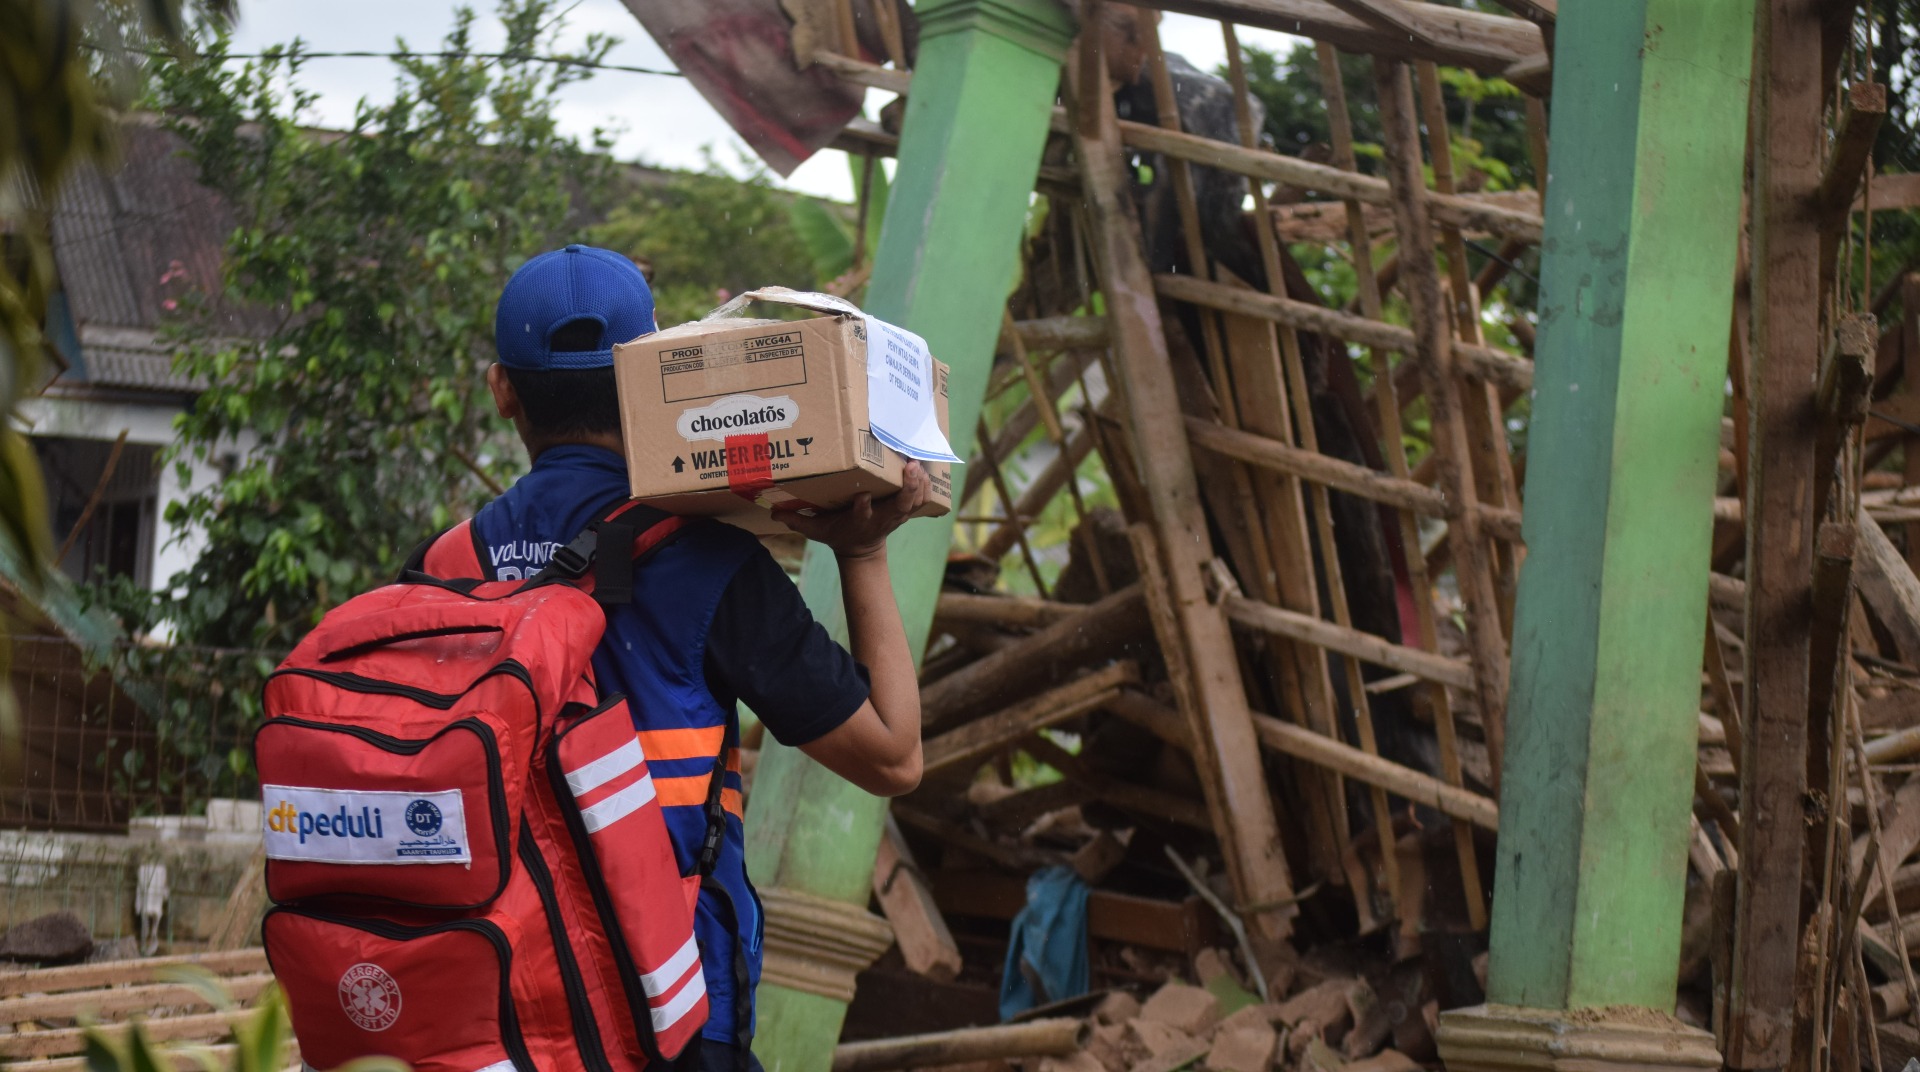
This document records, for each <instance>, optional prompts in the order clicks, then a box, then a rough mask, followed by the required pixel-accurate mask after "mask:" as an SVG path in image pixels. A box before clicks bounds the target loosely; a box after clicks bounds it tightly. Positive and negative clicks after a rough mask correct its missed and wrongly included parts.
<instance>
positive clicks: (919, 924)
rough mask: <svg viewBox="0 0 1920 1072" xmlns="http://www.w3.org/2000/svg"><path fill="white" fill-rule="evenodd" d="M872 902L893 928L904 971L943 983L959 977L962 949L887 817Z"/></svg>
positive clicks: (875, 868) (903, 840)
mask: <svg viewBox="0 0 1920 1072" xmlns="http://www.w3.org/2000/svg"><path fill="white" fill-rule="evenodd" d="M873 899H874V900H876V901H878V902H880V911H881V912H883V913H884V914H885V915H886V917H887V922H888V923H891V924H893V940H894V942H895V943H896V944H898V945H899V946H900V956H901V959H903V960H905V961H906V962H907V970H908V971H911V972H913V973H914V974H916V975H924V976H926V977H927V978H929V979H937V980H939V981H941V982H946V981H948V980H950V979H952V978H954V977H955V976H957V975H959V974H960V968H961V959H960V947H959V946H958V945H956V944H954V941H953V932H952V931H951V930H948V929H947V921H946V917H944V916H942V915H941V914H940V908H939V906H937V905H936V904H934V901H933V891H932V890H931V889H928V888H927V878H926V876H925V875H923V874H921V873H920V869H919V868H918V867H916V866H915V865H914V862H913V850H912V849H909V848H908V847H907V839H906V838H905V837H904V836H902V835H901V833H900V824H899V823H897V822H895V821H894V820H893V817H892V816H891V815H889V816H888V817H887V829H886V832H885V833H884V834H882V835H881V837H880V851H879V854H878V855H877V856H875V858H874V861H873Z"/></svg>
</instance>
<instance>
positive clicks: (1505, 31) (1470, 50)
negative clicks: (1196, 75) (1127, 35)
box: [1141, 0, 1547, 74]
mask: <svg viewBox="0 0 1920 1072" xmlns="http://www.w3.org/2000/svg"><path fill="white" fill-rule="evenodd" d="M1141 6H1142V7H1149V8H1159V9H1160V10H1162V11H1175V12H1179V13H1181V14H1184V15H1198V16H1200V17H1201V18H1205V19H1219V20H1222V21H1227V22H1235V23H1239V24H1240V25H1242V26H1252V27H1256V28H1258V29H1262V30H1278V31H1280V32H1281V33H1288V34H1293V35H1295V36H1298V37H1311V38H1315V39H1317V40H1321V41H1326V42H1328V43H1330V44H1332V45H1334V46H1335V47H1337V48H1340V49H1341V50H1343V51H1347V52H1363V53H1368V54H1370V55H1376V56H1387V57H1391V58H1394V59H1404V60H1416V59H1426V60H1432V61H1434V62H1436V63H1444V64H1448V65H1450V66H1456V67H1471V68H1473V69H1474V70H1476V71H1479V72H1481V73H1482V74H1490V73H1504V72H1505V71H1506V70H1507V69H1508V68H1510V67H1513V66H1515V65H1516V64H1524V63H1528V62H1530V61H1531V62H1538V63H1540V64H1542V65H1544V63H1545V62H1546V54H1547V53H1546V41H1545V39H1544V38H1543V37H1542V36H1541V34H1540V28H1539V27H1538V26H1536V25H1534V24H1533V23H1531V22H1527V21H1526V20H1524V19H1515V18H1508V17H1506V16H1504V15H1488V14H1484V13H1481V12H1477V11H1464V10H1461V9H1459V8H1446V7H1441V6H1440V5H1438V4H1424V3H1414V2H1411V0H1405V2H1403V3H1402V4H1401V6H1402V7H1405V8H1407V9H1408V10H1409V11H1411V12H1414V13H1415V14H1416V15H1417V16H1418V17H1419V19H1420V22H1421V24H1422V26H1423V27H1424V29H1425V30H1426V33H1427V35H1428V36H1429V38H1430V39H1431V43H1430V44H1429V43H1426V42H1422V41H1418V40H1412V39H1409V38H1408V37H1407V36H1406V35H1404V34H1396V33H1392V32H1388V31H1385V30H1382V29H1381V28H1379V27H1378V26H1375V25H1373V24H1371V23H1369V22H1367V21H1366V20H1364V19H1361V18H1359V17H1357V16H1355V15H1352V14H1349V13H1347V12H1345V11H1342V10H1340V9H1339V8H1338V7H1335V6H1334V5H1333V4H1331V3H1326V2H1324V0H1151V2H1148V3H1144V4H1142V5H1141Z"/></svg>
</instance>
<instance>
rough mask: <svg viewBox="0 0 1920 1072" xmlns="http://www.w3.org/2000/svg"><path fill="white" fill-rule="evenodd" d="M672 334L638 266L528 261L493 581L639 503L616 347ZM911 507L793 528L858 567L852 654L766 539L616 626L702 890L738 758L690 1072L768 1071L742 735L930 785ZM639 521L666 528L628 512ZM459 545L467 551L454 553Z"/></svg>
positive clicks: (485, 543) (705, 935)
mask: <svg viewBox="0 0 1920 1072" xmlns="http://www.w3.org/2000/svg"><path fill="white" fill-rule="evenodd" d="M653 330H655V324H654V315H653V295H652V293H651V292H650V291H649V289H648V287H647V282H646V280H645V278H644V277H642V275H641V274H640V270H639V269H638V268H637V267H635V266H634V264H633V262H632V261H630V260H628V259H627V258H625V257H623V256H620V255H619V254H616V253H612V252H609V251H607V250H603V249H595V248H592V247H588V246H568V247H566V248H565V249H561V250H555V251H553V252H550V253H545V254H542V255H541V256H538V257H535V258H534V259H533V260H531V261H528V262H527V263H526V264H525V265H523V266H522V267H521V268H520V270H519V271H517V272H515V273H514V275H513V278H512V279H511V280H509V281H508V283H507V286H506V289H505V291H504V292H503V293H502V294H501V296H500V304H499V307H498V310H497V312H496V314H495V318H494V343H495V347H496V349H497V351H498V353H499V358H500V360H499V363H498V364H495V365H493V366H492V367H491V368H489V369H488V370H487V386H488V388H489V389H490V390H491V391H492V393H493V400H494V404H495V406H496V407H497V408H498V410H499V412H500V416H502V417H504V418H506V419H508V420H510V421H512V422H513V425H514V428H515V430H516V431H517V432H518V433H519V435H520V439H521V441H522V442H523V443H525V444H526V447H527V453H528V455H529V456H531V458H532V460H533V466H532V469H531V470H530V471H529V472H528V473H527V474H526V475H525V476H523V477H521V478H520V480H519V481H518V482H517V483H515V484H514V485H513V487H511V488H509V489H508V490H507V492H506V493H505V494H503V495H501V496H500V497H499V498H497V499H495V500H493V501H492V502H490V503H488V504H487V505H486V506H484V507H482V508H481V510H480V512H479V513H478V514H476V515H475V516H474V517H473V519H472V521H471V522H470V523H468V524H467V525H466V526H465V527H466V528H467V529H468V530H469V533H470V539H471V540H472V543H473V552H474V553H475V554H476V555H477V556H478V558H479V561H480V564H481V569H482V570H483V572H485V573H486V574H487V579H489V580H513V579H518V578H523V577H531V576H533V575H534V574H536V573H538V572H539V571H540V570H541V569H542V568H543V567H544V566H546V565H547V562H548V560H549V559H550V558H551V557H552V556H553V553H554V551H555V549H556V548H561V547H565V546H566V545H567V544H568V542H569V541H571V540H572V539H573V538H574V537H575V536H576V535H577V534H579V533H580V532H581V531H582V530H583V529H584V528H586V527H587V525H588V523H590V522H592V521H594V520H596V519H597V518H600V517H602V516H604V515H605V514H606V513H607V512H608V511H609V510H610V509H612V508H613V507H615V506H617V505H618V504H620V503H622V502H624V501H625V500H626V499H627V498H628V496H629V487H630V485H629V481H628V477H627V466H626V461H625V455H624V454H623V453H622V436H621V425H620V408H619V403H618V401H617V398H616V395H615V387H614V371H613V347H614V345H615V344H616V343H622V342H627V341H629V340H631V339H634V338H636V337H638V336H641V335H645V334H647V333H649V332H652V331H653ZM902 484H903V486H902V488H901V490H900V491H899V492H898V493H897V494H894V495H891V496H888V497H887V498H884V499H880V500H877V501H876V500H874V499H873V498H872V497H871V496H870V495H862V496H860V497H858V498H857V499H856V500H855V501H854V502H853V504H852V505H851V506H849V507H847V508H845V509H842V510H836V511H832V512H821V513H817V514H814V515H812V516H802V515H800V514H797V513H788V514H784V515H782V520H783V521H784V522H785V523H786V524H787V525H788V526H789V527H790V528H792V529H793V530H794V531H796V532H799V533H800V534H802V535H804V536H806V537H807V538H809V539H812V540H816V541H818V542H820V543H823V544H825V545H826V546H828V547H830V548H832V549H833V551H834V554H835V555H836V556H837V557H838V559H839V564H840V578H841V597H842V598H843V599H844V600H845V602H846V611H847V631H848V634H849V637H850V639H851V644H852V649H853V650H852V652H851V653H849V652H848V651H847V650H846V649H844V648H842V647H840V646H839V645H838V644H836V643H834V642H833V640H832V639H830V638H829V637H828V636H827V633H826V630H824V629H823V628H821V626H820V625H819V624H818V623H816V622H815V621H814V620H813V616H812V615H811V614H810V613H809V612H808V610H807V607H806V604H805V603H803V602H802V601H801V599H800V595H799V591H798V590H797V589H796V588H795V586H794V585H793V583H792V582H791V581H790V580H789V579H788V578H787V576H786V574H785V573H784V572H782V571H781V569H780V567H779V566H778V565H776V564H775V563H774V561H773V558H772V556H771V555H769V554H768V553H767V551H766V550H765V548H763V547H762V546H761V545H760V543H759V541H758V540H757V539H756V538H755V537H754V536H752V535H751V534H749V533H747V532H745V531H742V530H740V529H737V528H734V527H732V526H729V525H725V524H721V523H718V522H713V521H704V522H697V523H695V524H693V525H691V526H689V527H688V528H687V529H686V530H684V532H683V534H682V535H681V536H679V537H678V538H676V539H673V540H672V541H671V542H668V543H665V544H663V545H662V546H661V547H660V549H659V550H657V551H656V552H654V553H653V554H651V555H650V556H649V557H647V558H646V559H645V560H644V561H642V562H641V563H639V564H638V566H637V568H636V569H635V571H634V575H633V599H632V602H631V603H629V604H626V605H623V606H615V607H611V608H609V610H608V614H607V630H606V635H605V638H604V639H603V640H602V641H601V643H600V647H599V649H598V650H597V651H596V653H595V655H594V658H593V666H594V672H595V674H596V676H597V678H598V684H599V687H600V690H601V692H602V693H603V694H611V693H614V692H620V693H624V694H625V695H626V696H627V697H628V700H629V701H630V706H631V709H632V711H633V715H634V719H635V721H636V723H637V727H636V728H637V730H638V731H639V738H640V742H641V745H642V747H643V749H644V750H645V752H646V758H647V762H648V764H649V767H650V769H651V771H652V773H653V777H654V784H655V787H656V791H657V793H658V795H659V799H660V802H661V804H662V805H664V810H665V813H666V817H667V825H668V829H669V831H670V833H671V834H672V837H673V841H674V845H675V849H676V851H677V854H678V856H679V860H680V865H681V868H682V873H683V874H691V873H693V870H694V861H695V859H696V858H697V856H698V854H699V853H700V850H701V845H702V840H703V838H704V837H705V835H706V833H707V812H706V807H705V806H706V804H707V801H708V789H709V786H710V781H711V775H712V773H713V771H714V767H715V757H716V756H717V755H720V754H722V750H723V749H724V755H725V756H726V760H727V761H726V773H725V778H724V781H723V783H722V784H723V792H722V798H721V803H722V804H723V805H724V807H725V810H726V813H727V814H726V820H725V830H724V836H723V841H722V844H721V846H720V852H719V855H718V859H717V866H716V867H715V869H714V872H713V875H712V879H711V880H710V881H709V882H707V883H706V884H705V885H704V886H703V887H702V891H701V895H700V903H699V906H698V913H697V920H696V925H695V926H696V934H697V936H698V937H699V940H700V947H701V956H702V963H703V967H704V969H705V972H706V983H707V993H708V995H709V1000H710V1002H711V1010H712V1012H711V1016H710V1018H709V1019H708V1022H707V1026H706V1028H705V1030H704V1031H703V1033H702V1038H703V1045H701V1046H700V1047H698V1052H696V1051H694V1050H689V1051H688V1054H687V1056H684V1057H682V1058H681V1061H680V1062H679V1065H680V1066H681V1067H689V1068H695V1067H697V1068H702V1069H714V1070H716V1072H718V1070H733V1069H739V1068H748V1069H755V1070H757V1069H758V1068H759V1063H758V1062H757V1061H755V1060H754V1059H753V1057H752V1055H751V1053H750V1050H749V1046H750V1043H751V1039H752V1023H753V1013H752V1003H753V988H754V985H755V984H756V983H757V981H758V980H759V977H760V961H761V932H762V921H761V916H760V906H759V902H758V901H757V899H756V898H755V896H754V892H753V888H752V886H751V885H750V884H749V883H748V880H747V874H746V863H745V855H744V836H743V828H742V825H741V796H740V789H741V781H740V773H739V762H738V761H739V751H738V748H739V736H740V726H739V721H738V718H737V716H736V714H735V703H736V701H738V702H742V703H745V704H746V705H747V706H749V707H751V708H752V709H753V711H754V713H755V714H756V715H758V716H759V718H760V721H761V722H762V723H763V724H764V725H765V726H766V728H767V731H768V732H769V733H771V734H772V735H773V737H774V739H775V740H777V741H779V742H781V743H782V744H786V745H791V746H793V747H797V748H799V749H800V750H801V751H803V752H805V753H806V754H807V755H808V756H810V757H812V758H813V759H814V760H815V761H817V762H819V763H820V764H821V765H823V766H825V767H826V768H827V769H829V770H831V771H833V772H834V773H836V774H838V775H840V776H841V777H843V778H846V779H847V780H848V781H851V782H853V783H854V784H855V785H858V786H860V787H861V788H862V789H865V790H867V791H868V792H870V793H874V794H877V795H882V796H897V795H899V794H902V793H906V792H908V791H910V790H912V789H913V788H914V786H916V785H917V784H918V783H919V781H920V765H921V753H920V687H919V682H918V679H917V675H916V672H915V669H914V664H913V654H912V651H911V650H910V649H909V647H908V644H907V636H906V631H905V629H904V628H903V627H902V625H901V622H900V612H899V609H898V607H897V606H896V605H895V603H894V597H893V586H892V582H891V581H890V580H889V578H888V576H887V549H886V537H887V535H888V534H889V533H891V532H892V531H893V530H894V529H896V528H898V527H899V526H900V525H901V524H902V523H903V522H904V521H906V520H907V518H909V517H910V516H912V515H913V514H914V512H915V511H917V510H919V509H920V508H921V507H923V506H924V505H925V504H926V502H927V500H928V496H929V490H928V488H929V486H928V478H927V475H926V473H925V472H924V471H923V470H922V469H921V467H920V466H919V464H918V463H910V464H909V465H908V467H907V470H906V473H905V475H904V478H903V481H902ZM642 515H647V518H646V519H643V520H641V521H639V522H638V523H637V524H638V525H639V527H641V528H644V527H646V525H647V524H648V519H650V518H657V517H659V516H661V515H659V514H658V512H657V511H651V509H650V508H649V507H645V506H639V507H635V508H634V509H632V510H630V511H628V514H627V515H626V517H627V518H628V519H631V518H634V517H641V516H642ZM447 535H448V536H449V537H455V536H457V530H456V532H455V533H449V534H447Z"/></svg>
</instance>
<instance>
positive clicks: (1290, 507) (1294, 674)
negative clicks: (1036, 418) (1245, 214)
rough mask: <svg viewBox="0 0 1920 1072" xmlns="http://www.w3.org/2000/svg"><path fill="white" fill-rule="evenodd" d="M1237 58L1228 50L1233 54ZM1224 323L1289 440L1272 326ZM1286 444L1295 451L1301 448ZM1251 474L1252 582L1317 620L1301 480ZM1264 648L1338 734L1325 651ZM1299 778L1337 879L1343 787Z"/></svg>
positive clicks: (1261, 424) (1326, 730) (1265, 412)
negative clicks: (1266, 556) (1259, 529)
mask: <svg viewBox="0 0 1920 1072" xmlns="http://www.w3.org/2000/svg"><path fill="white" fill-rule="evenodd" d="M1234 55H1236V53H1234V52H1231V51H1230V52H1229V53H1228V56H1229V57H1232V56H1234ZM1249 126H1251V124H1249ZM1255 189H1256V192H1255V193H1254V197H1255V203H1256V205H1257V204H1258V203H1259V197H1260V195H1259V193H1258V192H1257V189H1258V188H1257V186H1256V188H1255ZM1269 274H1273V272H1271V271H1270V272H1269ZM1202 315H1206V314H1204V313H1203V314H1202ZM1221 320H1222V322H1223V323H1224V325H1225V328H1226V341H1227V342H1228V344H1229V345H1228V359H1229V361H1230V363H1231V365H1232V371H1231V376H1232V380H1233V386H1234V390H1233V393H1232V396H1231V401H1232V403H1233V404H1234V405H1235V406H1236V407H1237V408H1238V409H1239V410H1240V415H1241V418H1242V421H1243V427H1244V428H1245V429H1246V430H1247V431H1249V432H1252V433H1258V434H1259V435H1260V436H1263V437H1276V438H1267V439H1263V442H1269V443H1274V444H1275V445H1277V446H1282V445H1285V444H1281V443H1280V442H1279V439H1280V438H1288V437H1290V436H1291V434H1292V431H1291V426H1290V424H1289V422H1288V412H1289V409H1290V407H1289V406H1288V404H1287V390H1286V388H1285V387H1284V385H1282V383H1281V382H1280V371H1279V370H1280V361H1281V355H1280V343H1279V339H1278V338H1277V336H1276V335H1275V331H1274V325H1273V324H1271V323H1269V322H1267V321H1265V320H1257V319H1254V318H1251V317H1244V316H1236V315H1232V314H1228V315H1226V316H1223V317H1221ZM1216 427H1217V426H1216ZM1288 449H1289V450H1293V451H1296V452H1297V449H1298V448H1293V447H1290V446H1289V447H1288ZM1250 477H1251V480H1252V483H1253V487H1254V492H1255V496H1254V498H1255V505H1256V506H1257V507H1258V509H1259V510H1260V512H1261V520H1262V521H1264V522H1265V525H1264V529H1265V533H1266V537H1267V540H1268V542H1269V544H1270V546H1271V554H1272V559H1273V562H1274V563H1275V567H1276V568H1274V569H1271V570H1268V571H1266V572H1264V573H1260V574H1257V575H1254V576H1250V577H1247V584H1248V586H1249V587H1250V588H1251V589H1252V590H1253V591H1254V592H1255V593H1256V594H1257V595H1259V596H1260V598H1261V599H1262V601H1263V602H1265V603H1268V604H1270V605H1272V606H1276V607H1282V608H1284V609H1286V610H1289V611H1293V612H1296V613H1299V614H1302V615H1306V616H1308V617H1311V618H1315V619H1318V618H1319V616H1320V586H1319V584H1318V577H1317V573H1316V566H1315V562H1314V557H1313V547H1312V543H1311V540H1310V537H1309V536H1308V534H1307V514H1306V498H1305V496H1304V495H1303V490H1304V489H1303V487H1302V485H1301V481H1300V480H1299V479H1298V478H1297V477H1295V476H1293V475H1291V474H1288V473H1286V472H1284V471H1283V470H1277V469H1272V468H1264V467H1257V468H1256V469H1254V470H1253V471H1252V472H1251V473H1250ZM1243 576H1245V575H1244V574H1243ZM1267 650H1268V652H1269V655H1270V657H1271V658H1272V659H1273V660H1274V662H1275V664H1276V666H1275V669H1276V670H1277V671H1278V673H1277V675H1276V676H1277V678H1278V681H1277V684H1278V686H1279V688H1278V693H1277V696H1276V700H1277V702H1279V703H1280V704H1282V705H1283V707H1284V709H1285V711H1286V713H1287V715H1288V717H1290V718H1292V719H1293V721H1294V722H1296V723H1298V724H1300V725H1302V726H1310V727H1312V728H1313V729H1315V730H1317V731H1318V732H1320V733H1323V734H1334V733H1337V732H1338V728H1337V727H1338V715H1337V710H1338V705H1337V701H1336V698H1335V694H1334V688H1333V676H1332V670H1331V668H1330V667H1329V666H1328V664H1327V658H1326V655H1325V653H1324V652H1322V651H1321V650H1320V649H1319V648H1318V647H1315V646H1313V645H1311V644H1307V643H1303V642H1300V641H1297V640H1289V639H1287V638H1284V637H1281V636H1277V635H1273V634H1269V635H1268V645H1267ZM1294 779H1295V780H1296V781H1297V782H1299V784H1300V795H1301V796H1302V797H1303V798H1304V800H1305V804H1306V812H1307V814H1306V817H1305V823H1306V828H1307V850H1308V860H1309V864H1310V866H1311V868H1312V873H1313V874H1314V875H1315V876H1317V877H1319V878H1321V879H1326V878H1329V877H1334V878H1338V877H1340V876H1342V875H1343V874H1344V870H1343V868H1344V863H1343V857H1344V855H1345V852H1344V846H1345V845H1346V843H1347V841H1348V840H1349V838H1348V823H1347V796H1346V790H1345V787H1344V784H1343V783H1342V781H1341V779H1340V778H1339V777H1338V776H1337V775H1330V774H1328V773H1327V772H1325V771H1322V770H1319V769H1317V768H1314V767H1310V766H1307V765H1304V764H1301V765H1297V766H1296V767H1295V768H1294ZM1360 903H1362V904H1364V903H1365V902H1360Z"/></svg>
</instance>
